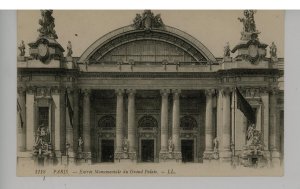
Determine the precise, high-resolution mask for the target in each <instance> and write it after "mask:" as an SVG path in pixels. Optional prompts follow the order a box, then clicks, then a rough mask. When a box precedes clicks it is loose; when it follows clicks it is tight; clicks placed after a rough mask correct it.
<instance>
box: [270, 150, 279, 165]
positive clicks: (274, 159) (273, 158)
mask: <svg viewBox="0 0 300 189" xmlns="http://www.w3.org/2000/svg"><path fill="white" fill-rule="evenodd" d="M280 158H281V155H280V152H278V151H271V166H272V167H279V166H280Z"/></svg>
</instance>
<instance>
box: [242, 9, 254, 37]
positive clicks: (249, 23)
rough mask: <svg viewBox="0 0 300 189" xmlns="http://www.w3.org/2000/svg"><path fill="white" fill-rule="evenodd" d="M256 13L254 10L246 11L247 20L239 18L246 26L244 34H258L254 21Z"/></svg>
mask: <svg viewBox="0 0 300 189" xmlns="http://www.w3.org/2000/svg"><path fill="white" fill-rule="evenodd" d="M254 13H256V11H254V10H245V11H244V16H245V18H238V20H239V21H240V22H242V23H243V25H244V32H257V30H256V25H255V20H254Z"/></svg>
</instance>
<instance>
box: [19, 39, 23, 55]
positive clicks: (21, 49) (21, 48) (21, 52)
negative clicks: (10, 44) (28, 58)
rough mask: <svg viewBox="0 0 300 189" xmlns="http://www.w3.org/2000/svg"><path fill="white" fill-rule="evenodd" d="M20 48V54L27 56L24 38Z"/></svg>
mask: <svg viewBox="0 0 300 189" xmlns="http://www.w3.org/2000/svg"><path fill="white" fill-rule="evenodd" d="M18 49H19V51H20V53H19V56H25V44H24V41H23V40H22V41H21V44H20V45H19V47H18Z"/></svg>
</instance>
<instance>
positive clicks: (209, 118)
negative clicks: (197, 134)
mask: <svg viewBox="0 0 300 189" xmlns="http://www.w3.org/2000/svg"><path fill="white" fill-rule="evenodd" d="M213 93H214V90H213V89H208V90H206V91H205V95H206V110H205V151H204V158H205V159H211V158H213V157H212V152H213V125H212V122H213V112H212V111H213V104H212V96H213Z"/></svg>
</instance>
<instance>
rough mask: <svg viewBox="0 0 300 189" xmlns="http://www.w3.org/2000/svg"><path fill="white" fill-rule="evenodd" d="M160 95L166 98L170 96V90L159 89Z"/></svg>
mask: <svg viewBox="0 0 300 189" xmlns="http://www.w3.org/2000/svg"><path fill="white" fill-rule="evenodd" d="M160 94H161V95H162V96H168V95H169V94H170V89H161V90H160Z"/></svg>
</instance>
